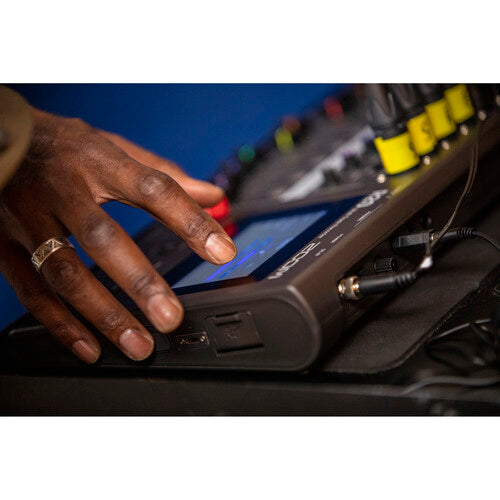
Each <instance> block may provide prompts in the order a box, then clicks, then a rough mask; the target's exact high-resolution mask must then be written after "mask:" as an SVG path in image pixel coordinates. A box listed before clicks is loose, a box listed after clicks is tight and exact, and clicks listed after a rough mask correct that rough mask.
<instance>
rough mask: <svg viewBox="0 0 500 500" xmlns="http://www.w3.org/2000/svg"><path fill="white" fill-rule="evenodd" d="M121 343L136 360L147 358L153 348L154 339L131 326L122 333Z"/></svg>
mask: <svg viewBox="0 0 500 500" xmlns="http://www.w3.org/2000/svg"><path fill="white" fill-rule="evenodd" d="M120 345H121V346H122V347H123V349H124V350H125V351H127V352H126V354H128V356H129V357H131V358H132V359H134V360H135V361H141V360H143V359H145V358H147V357H148V356H149V355H150V354H151V352H152V350H153V341H152V340H151V339H150V338H148V337H147V336H146V335H145V334H144V333H142V332H140V331H138V330H133V329H131V328H129V329H127V330H125V331H124V332H123V333H122V334H121V335H120Z"/></svg>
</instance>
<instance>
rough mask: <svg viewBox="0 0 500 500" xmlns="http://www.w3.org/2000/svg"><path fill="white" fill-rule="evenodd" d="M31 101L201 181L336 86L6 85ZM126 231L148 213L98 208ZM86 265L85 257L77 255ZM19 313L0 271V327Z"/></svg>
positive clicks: (147, 218) (144, 221)
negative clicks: (122, 140)
mask: <svg viewBox="0 0 500 500" xmlns="http://www.w3.org/2000/svg"><path fill="white" fill-rule="evenodd" d="M11 87H12V88H14V89H15V90H16V91H18V92H19V93H20V94H22V95H23V96H24V97H25V98H26V99H27V100H28V101H29V102H30V103H31V104H32V105H33V106H35V107H38V108H41V109H44V110H46V111H50V112H53V113H56V114H61V115H64V116H74V117H76V116H77V117H80V118H82V119H84V120H85V121H87V122H89V123H90V124H92V125H94V126H97V127H100V128H102V129H105V130H109V131H113V132H117V133H119V134H121V135H123V136H124V137H127V138H128V139H131V140H132V141H134V142H136V143H137V144H140V145H141V146H143V147H145V148H147V149H150V150H151V151H154V152H155V153H157V154H160V155H162V156H165V157H167V158H170V159H172V160H174V161H175V162H177V163H178V164H179V165H181V166H182V167H183V168H184V169H185V170H186V171H187V172H189V173H190V174H191V175H193V176H195V177H199V178H204V179H206V178H208V177H210V175H211V174H212V173H213V172H214V171H215V170H216V169H217V165H218V163H220V162H221V161H222V160H224V159H225V158H226V157H228V156H229V155H230V154H232V153H233V152H234V151H235V150H236V149H237V148H238V147H239V146H241V145H242V144H245V143H249V144H254V143H256V142H258V141H259V140H260V139H262V138H263V137H265V136H266V135H267V134H269V133H270V132H272V130H273V129H274V128H275V127H276V126H277V125H278V124H279V120H280V118H281V117H282V116H283V115H286V114H300V113H302V112H303V111H305V110H306V109H309V108H311V107H314V106H316V105H318V104H319V103H320V102H321V100H322V99H323V98H324V97H325V96H326V95H329V94H333V93H335V92H338V91H339V90H340V88H341V87H342V86H341V85H332V84H313V85H306V84H271V85H268V84H165V85H151V84H144V85H130V84H125V85H95V84H93V85H69V84H54V85H46V84H43V85H11ZM106 210H107V212H108V213H110V214H111V215H112V216H113V217H114V218H115V219H116V220H117V221H119V222H120V224H121V225H122V226H123V227H124V228H125V230H126V231H128V232H129V233H130V234H135V233H137V231H138V230H139V229H141V228H143V227H144V226H145V225H147V224H148V223H149V222H150V221H151V218H150V216H149V215H147V214H146V213H144V212H142V211H140V210H137V209H133V208H130V207H127V206H124V205H121V204H119V203H110V204H107V205H106ZM84 260H85V261H86V263H87V264H89V263H90V261H89V260H88V259H84ZM23 312H24V308H23V307H22V305H21V304H20V303H19V302H18V301H17V299H16V296H15V295H14V293H13V291H12V290H11V289H10V287H9V285H8V284H7V283H6V282H5V280H4V279H3V278H2V277H1V276H0V328H3V327H5V326H7V325H8V324H9V323H11V322H12V321H13V320H14V319H16V318H17V317H19V316H20V315H21V314H22V313H23Z"/></svg>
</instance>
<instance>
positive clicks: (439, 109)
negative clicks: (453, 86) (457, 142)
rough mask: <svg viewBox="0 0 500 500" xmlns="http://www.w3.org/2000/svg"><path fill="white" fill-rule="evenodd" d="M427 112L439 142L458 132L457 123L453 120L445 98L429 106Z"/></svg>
mask: <svg viewBox="0 0 500 500" xmlns="http://www.w3.org/2000/svg"><path fill="white" fill-rule="evenodd" d="M425 110H426V111H427V115H428V116H429V121H430V122H431V126H432V130H433V131H434V135H435V136H436V139H437V140H438V141H440V140H441V139H444V138H445V137H448V136H449V135H451V134H453V132H455V130H457V126H456V124H455V122H454V121H453V120H452V119H451V116H450V110H449V108H448V103H447V102H446V100H445V99H444V98H442V99H439V100H437V101H434V102H431V103H430V104H427V106H425Z"/></svg>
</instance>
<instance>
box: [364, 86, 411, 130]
mask: <svg viewBox="0 0 500 500" xmlns="http://www.w3.org/2000/svg"><path fill="white" fill-rule="evenodd" d="M365 108H366V117H367V119H368V123H369V124H370V125H371V127H372V128H373V131H374V132H375V135H376V136H381V137H382V138H383V139H389V138H391V137H394V136H396V135H399V134H401V133H403V132H404V131H405V124H404V119H403V113H402V110H401V107H400V106H399V104H398V103H397V102H396V100H395V99H394V96H393V95H392V94H391V92H390V91H389V88H388V86H387V85H384V84H381V83H369V84H367V85H366V86H365Z"/></svg>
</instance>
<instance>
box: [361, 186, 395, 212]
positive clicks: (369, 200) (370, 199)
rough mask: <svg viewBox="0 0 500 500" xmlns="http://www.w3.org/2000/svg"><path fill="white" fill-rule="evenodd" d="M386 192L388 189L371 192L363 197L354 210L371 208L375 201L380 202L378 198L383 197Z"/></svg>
mask: <svg viewBox="0 0 500 500" xmlns="http://www.w3.org/2000/svg"><path fill="white" fill-rule="evenodd" d="M388 192H389V190H388V189H378V190H377V191H373V192H371V193H370V194H369V195H368V196H365V197H364V198H363V199H362V200H361V201H360V202H359V203H358V204H357V205H356V208H365V207H371V206H372V205H373V204H374V203H375V202H376V201H378V200H380V198H382V196H385V195H386V194H387V193H388Z"/></svg>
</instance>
